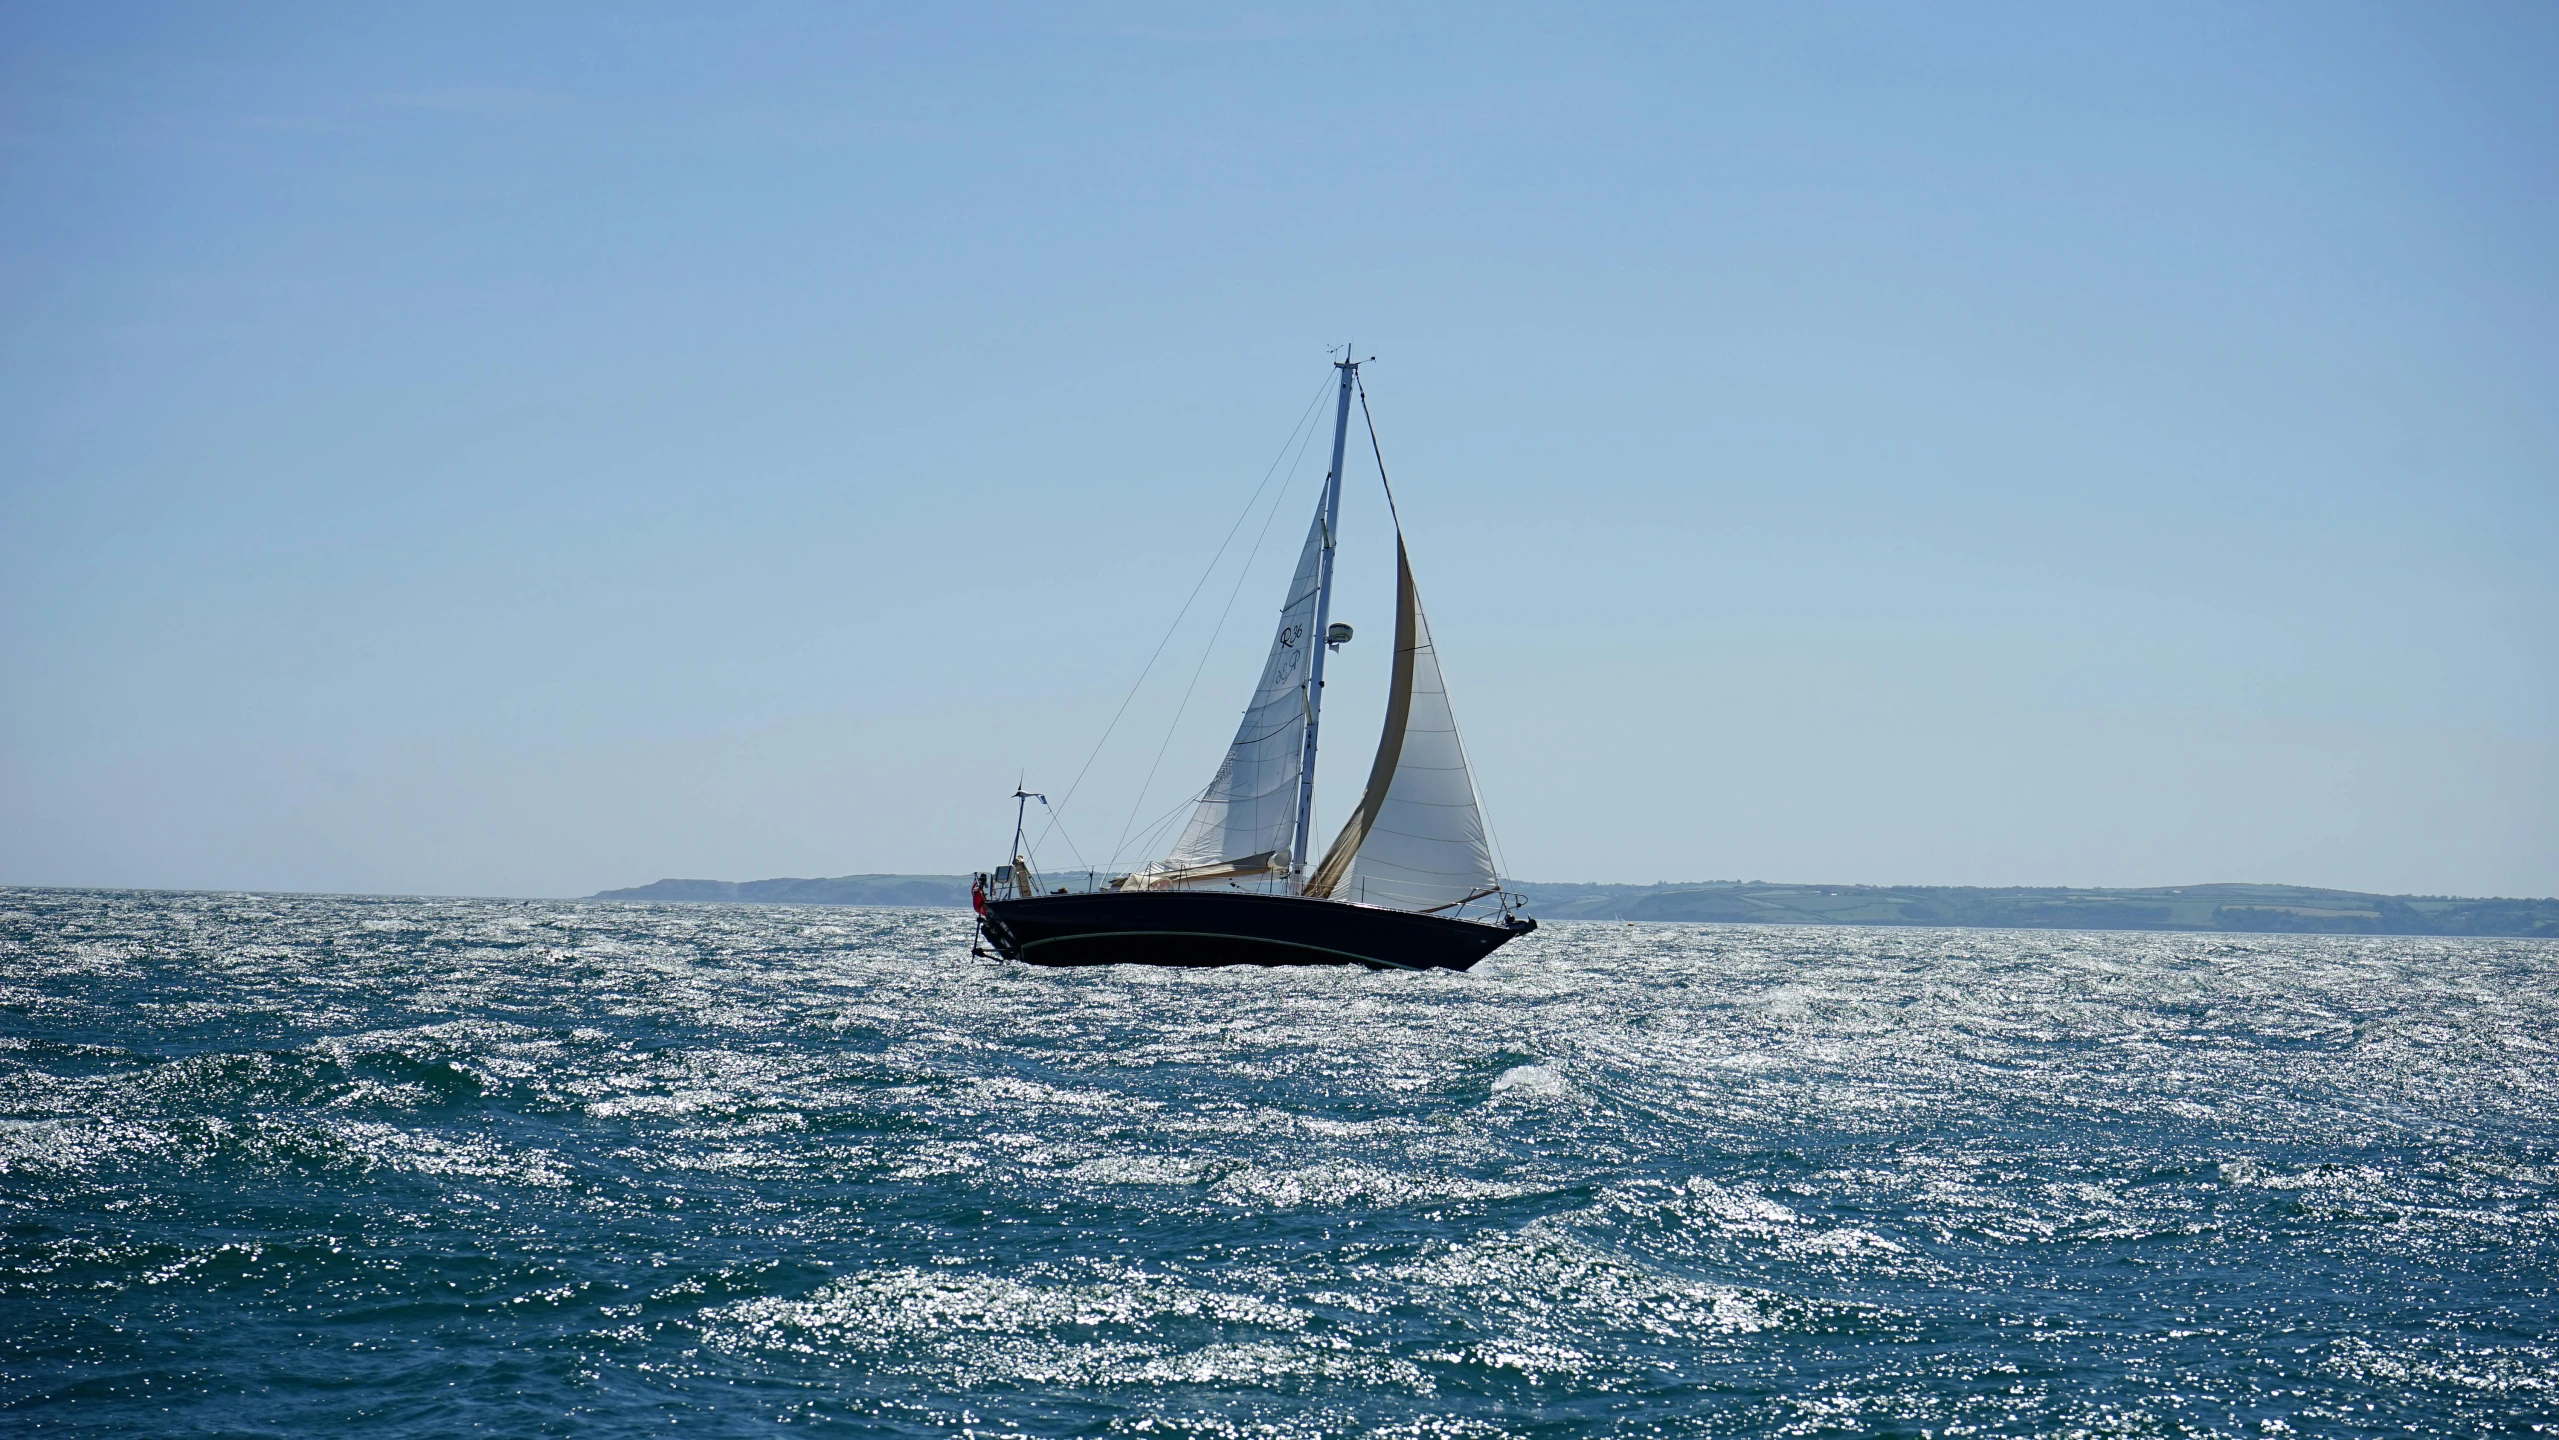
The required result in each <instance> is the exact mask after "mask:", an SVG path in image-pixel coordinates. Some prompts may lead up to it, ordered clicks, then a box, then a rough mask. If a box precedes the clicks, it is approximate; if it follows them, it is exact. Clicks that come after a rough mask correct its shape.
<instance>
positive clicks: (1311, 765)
mask: <svg viewBox="0 0 2559 1440" xmlns="http://www.w3.org/2000/svg"><path fill="white" fill-rule="evenodd" d="M1333 368H1334V369H1336V370H1339V371H1341V372H1342V394H1341V398H1340V399H1338V400H1336V401H1335V402H1334V404H1333V472H1332V473H1331V474H1329V475H1327V476H1325V477H1324V549H1323V551H1322V553H1320V554H1319V555H1318V556H1317V557H1316V560H1315V628H1314V630H1313V631H1312V632H1310V633H1309V634H1308V636H1307V641H1308V643H1309V645H1310V647H1311V648H1310V649H1309V650H1308V651H1307V657H1306V658H1307V662H1308V663H1307V668H1306V753H1305V754H1304V755H1302V756H1300V757H1299V758H1298V766H1297V834H1296V837H1295V838H1294V839H1293V840H1291V841H1290V843H1289V847H1288V870H1289V873H1290V874H1291V875H1303V874H1305V873H1306V851H1307V847H1308V846H1309V845H1312V844H1313V843H1314V840H1315V835H1314V831H1315V723H1316V719H1317V717H1318V716H1319V715H1321V714H1322V713H1323V709H1324V653H1325V651H1326V650H1327V649H1328V648H1330V647H1328V646H1326V645H1325V643H1324V635H1325V632H1327V631H1328V630H1330V629H1331V628H1332V620H1333V537H1334V531H1335V529H1336V527H1337V526H1338V525H1339V523H1340V521H1341V518H1342V441H1343V439H1344V438H1345V437H1346V436H1347V435H1348V434H1349V432H1350V423H1351V386H1352V385H1353V384H1354V383H1355V382H1357V381H1358V379H1359V362H1358V361H1356V360H1353V359H1352V358H1351V356H1350V347H1349V346H1347V345H1345V346H1343V347H1342V358H1341V359H1339V360H1336V361H1334V362H1333Z"/></svg>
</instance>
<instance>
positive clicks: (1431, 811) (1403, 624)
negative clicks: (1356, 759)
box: [1306, 535, 1501, 910]
mask: <svg viewBox="0 0 2559 1440" xmlns="http://www.w3.org/2000/svg"><path fill="white" fill-rule="evenodd" d="M1395 610H1396V614H1395V668H1394V674H1393V678H1392V680H1391V682H1390V684H1389V686H1388V694H1387V702H1386V728H1385V733H1384V734H1382V735H1381V736H1379V737H1378V743H1377V759H1376V762H1375V763H1374V765H1372V766H1371V768H1370V771H1369V777H1368V788H1367V791H1366V793H1364V794H1363V795H1361V797H1360V802H1359V806H1358V808H1357V809H1355V810H1353V811H1352V812H1351V818H1350V819H1349V821H1347V822H1346V823H1345V824H1344V825H1343V826H1342V833H1341V835H1340V837H1339V838H1337V839H1336V840H1334V842H1333V848H1332V850H1331V851H1330V852H1328V853H1327V854H1326V855H1325V856H1324V863H1323V864H1321V865H1319V866H1317V867H1316V868H1315V872H1314V874H1313V875H1312V876H1310V877H1309V878H1308V881H1307V885H1306V893H1307V894H1309V895H1329V896H1331V897H1333V898H1335V899H1340V900H1356V901H1361V902H1364V903H1366V904H1370V905H1384V906H1388V907H1390V908H1393V909H1397V910H1443V909H1447V908H1449V907H1451V906H1454V905H1457V904H1459V903H1460V902H1462V901H1465V900H1469V899H1473V898H1475V897H1477V896H1480V895H1485V894H1488V893H1490V892H1492V891H1494V890H1496V889H1498V888H1499V886H1500V883H1501V882H1500V880H1499V879H1498V878H1497V877H1496V876H1495V874H1494V871H1493V852H1492V847H1491V846H1490V845H1489V844H1487V843H1486V841H1485V836H1484V812H1483V810H1482V808H1481V807H1480V806H1478V805H1477V804H1476V801H1475V780H1474V777H1473V776H1472V775H1469V774H1468V773H1467V770H1466V751H1465V748H1464V747H1463V746H1461V745H1460V744H1459V743H1458V739H1457V715H1456V712H1455V711H1454V710H1452V709H1451V708H1450V707H1449V703H1448V685H1447V682H1446V681H1444V680H1442V679H1441V677H1440V670H1439V652H1438V651H1436V650H1434V649H1433V648H1432V647H1431V626H1430V621H1429V619H1428V618H1426V617H1425V616H1424V615H1423V614H1422V597H1421V593H1420V591H1419V590H1417V589H1416V588H1415V587H1414V585H1413V567H1412V563H1411V561H1409V560H1408V559H1407V558H1406V557H1405V554H1404V540H1403V537H1402V536H1400V535H1399V536H1397V537H1396V539H1395Z"/></svg>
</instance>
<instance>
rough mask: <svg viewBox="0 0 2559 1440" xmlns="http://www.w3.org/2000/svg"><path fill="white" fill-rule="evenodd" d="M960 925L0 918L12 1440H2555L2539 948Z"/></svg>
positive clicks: (449, 915)
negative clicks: (1056, 929) (1410, 962)
mask: <svg viewBox="0 0 2559 1440" xmlns="http://www.w3.org/2000/svg"><path fill="white" fill-rule="evenodd" d="M969 948H970V947H969V923H968V917H966V916H965V915H960V914H953V913H947V912H934V911H919V910H905V911H899V910H849V909H822V908H810V909H779V908H751V907H702V908H686V907H651V906H639V905H614V904H596V903H534V904H522V903H503V902H495V901H470V900H460V901H454V900H402V899H346V898H316V897H296V896H282V895H273V896H270V895H170V894H139V893H93V892H61V891H28V890H15V891H0V1222H5V1244H6V1251H5V1256H0V1431H5V1432H8V1433H14V1434H147V1435H155V1436H210V1435H224V1436H251V1435H292V1436H314V1435H317V1436H329V1437H347V1440H353V1437H369V1436H392V1435H398V1436H447V1435H459V1434H466V1433H482V1434H493V1435H555V1434H556V1435H578V1436H620V1435H642V1434H689V1435H735V1434H757V1435H762V1434H789V1433H796V1432H797V1429H798V1428H799V1427H807V1428H810V1429H814V1430H817V1431H820V1432H822V1433H836V1434H899V1435H959V1434H970V1435H980V1436H994V1435H1002V1434H1012V1433H1024V1434H1032V1435H1099V1434H1121V1435H1155V1436H1184V1435H1214V1436H1247V1435H1271V1436H1314V1435H1383V1436H1414V1437H1422V1436H1477V1435H1481V1436H1492V1435H1535V1436H1576V1435H1674V1436H1675V1435H1719V1436H1748V1435H1770V1436H1776V1435H1834V1434H1838V1435H1905V1436H1930V1437H1934V1436H1946V1435H2027V1434H2033V1435H2153V1434H2201V1435H2230V1436H2267V1435H2288V1434H2296V1433H2297V1434H2304V1435H2355V1436H2362V1435H2372V1436H2381V1435H2446V1436H2452V1435H2480V1434H2488V1433H2516V1434H2524V1433H2550V1429H2551V1427H2552V1426H2553V1425H2554V1424H2559V1390H2554V1385H2555V1384H2559V1368H2554V1362H2555V1361H2559V1334H2554V1328H2555V1327H2559V1303H2554V1298H2553V1294H2552V1286H2553V1283H2554V1280H2553V1272H2554V1270H2559V1222H2555V1221H2554V1213H2553V1207H2552V1196H2553V1185H2554V1181H2559V1064H2555V1063H2554V1056H2553V1045H2554V1039H2559V1026H2555V1025H2554V1021H2559V945H2554V944H2552V943H2549V942H2535V941H2510V940H2436V939H2407V938H2379V939H2368V938H2274V937H2260V936H2247V937H2240V936H2228V935H2160V934H2095V933H2070V932H1988V931H1948V930H1886V929H1811V928H1747V927H1731V926H1643V927H1630V926H1626V925H1622V924H1620V925H1605V924H1558V925H1552V926H1549V927H1548V928H1546V929H1544V930H1541V931H1540V932H1538V933H1537V934H1536V935H1534V936H1532V937H1530V938H1529V939H1526V940H1524V941H1521V942H1519V943H1516V944H1513V945H1510V946H1508V947H1507V948H1505V949H1503V950H1502V951H1501V952H1499V953H1498V954H1497V955H1495V956H1494V957H1493V958H1492V959H1491V960H1490V961H1488V962H1487V963H1485V964H1484V965H1482V966H1481V967H1479V968H1478V969H1477V970H1476V971H1475V972H1474V973H1472V974H1467V975H1453V974H1371V973H1367V972H1364V971H1359V970H1351V969H1312V970H1216V971H1172V970H1149V969H1137V968H1129V967H1115V968H1109V969H1095V970H1078V971H1055V970H1039V969H1032V968H1027V967H1024V966H1019V965H1011V964H1006V963H1002V962H998V961H989V960H983V959H976V958H972V957H971V955H970V953H969ZM783 1427H789V1428H783Z"/></svg>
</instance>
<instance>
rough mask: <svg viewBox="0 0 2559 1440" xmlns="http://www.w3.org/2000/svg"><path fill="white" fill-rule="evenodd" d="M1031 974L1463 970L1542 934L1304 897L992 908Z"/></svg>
mask: <svg viewBox="0 0 2559 1440" xmlns="http://www.w3.org/2000/svg"><path fill="white" fill-rule="evenodd" d="M979 928H981V929H982V930H983V931H985V933H986V938H987V939H988V940H989V941H990V942H992V943H993V944H994V946H995V948H996V950H998V951H999V952H1001V953H1002V954H1003V955H1004V957H1005V958H1006V959H1008V960H1025V961H1028V962H1030V963H1031V964H1033V965H1366V966H1369V967H1371V968H1373V969H1381V970H1464V969H1466V968H1468V967H1469V966H1472V965H1473V964H1474V963H1475V962H1476V961H1478V960H1481V959H1483V958H1484V957H1485V956H1487V955H1490V954H1492V953H1493V951H1494V950H1495V949H1497V948H1499V947H1500V946H1501V944H1502V943H1503V942H1504V941H1506V940H1509V939H1510V938H1511V937H1512V936H1514V935H1525V934H1527V933H1528V932H1529V931H1531V930H1534V929H1536V928H1537V922H1536V921H1534V920H1521V921H1518V922H1517V923H1516V928H1514V927H1513V926H1511V925H1502V924H1485V923H1483V922H1480V921H1475V920H1451V919H1449V918H1447V917H1446V916H1443V915H1415V914H1412V913H1410V912H1407V911H1403V910H1379V909H1375V908H1372V907H1370V906H1366V905H1350V904H1345V903H1343V902H1341V901H1338V900H1309V899H1306V898H1304V897H1302V896H1296V895H1252V894H1246V893H1244V892H1242V891H1235V890H1140V891H1135V892H1126V893H1123V892H1103V893H1099V894H1091V895H1040V896H1035V897H1033V898H1031V899H1028V900H990V901H988V902H987V905H986V914H985V916H984V917H983V918H982V919H981V920H980V921H979Z"/></svg>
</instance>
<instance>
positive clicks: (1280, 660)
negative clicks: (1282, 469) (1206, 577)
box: [1130, 505, 1324, 886]
mask: <svg viewBox="0 0 2559 1440" xmlns="http://www.w3.org/2000/svg"><path fill="white" fill-rule="evenodd" d="M1323 549H1324V510H1323V507H1322V506H1321V505H1318V506H1317V507H1316V511H1315V521H1314V523H1313V524H1312V525H1310V526H1309V527H1308V528H1307V531H1306V548H1305V549H1304V550H1303V551H1302V552H1300V553H1299V555H1298V557H1297V574H1296V576H1295V577H1294V578H1292V579H1291V580H1290V581H1289V586H1288V603H1287V604H1285V605H1283V606H1282V607H1281V608H1280V619H1279V629H1278V631H1277V632H1276V633H1274V634H1273V635H1272V637H1271V654H1270V659H1269V660H1267V661H1266V662H1264V664H1263V666H1262V681H1261V684H1260V685H1259V686H1258V687H1257V688H1255V690H1254V691H1253V703H1252V704H1250V705H1248V706H1246V707H1245V709H1244V720H1243V723H1242V724H1240V725H1238V726H1237V727H1236V728H1235V743H1234V744H1232V745H1229V746H1227V747H1226V760H1225V763H1223V764H1221V765H1219V766H1218V767H1217V778H1216V779H1214V780H1212V781H1210V782H1209V786H1208V789H1207V791H1206V792H1205V793H1204V794H1202V795H1201V797H1200V803H1199V808H1198V809H1197V810H1194V811H1192V812H1191V823H1190V824H1189V825H1188V826H1186V827H1184V829H1183V831H1182V838H1181V839H1180V840H1179V841H1177V842H1176V843H1175V844H1174V846H1173V853H1172V854H1170V855H1168V856H1166V857H1165V858H1164V859H1163V860H1162V861H1160V862H1158V863H1157V864H1155V865H1154V866H1152V867H1150V868H1148V869H1147V870H1144V871H1141V872H1139V873H1138V874H1137V875H1134V876H1132V877H1130V880H1131V882H1132V883H1134V884H1136V885H1139V886H1145V885H1148V884H1150V883H1179V882H1180V881H1181V880H1182V879H1184V878H1188V877H1185V876H1183V875H1181V874H1180V873H1179V872H1184V871H1190V872H1200V871H1208V872H1212V873H1209V874H1199V875H1197V878H1199V879H1202V880H1221V881H1222V880H1224V879H1225V878H1227V877H1229V876H1233V875H1237V874H1253V873H1259V872H1264V871H1269V870H1284V869H1286V868H1287V863H1288V862H1287V860H1286V858H1285V857H1284V854H1283V852H1285V851H1286V850H1287V849H1288V847H1289V841H1290V832H1291V831H1292V830H1293V829H1295V827H1296V824H1297V781H1298V776H1299V774H1300V773H1301V767H1302V766H1303V765H1304V763H1305V740H1306V681H1307V668H1308V666H1309V665H1310V664H1311V663H1312V661H1311V660H1310V659H1309V656H1310V655H1311V654H1312V653H1313V652H1314V649H1315V647H1316V645H1317V644H1319V643H1320V639H1319V637H1318V636H1317V635H1316V634H1315V633H1314V632H1315V608H1316V589H1317V566H1318V563H1319V561H1320V560H1321V557H1322V554H1323Z"/></svg>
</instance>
